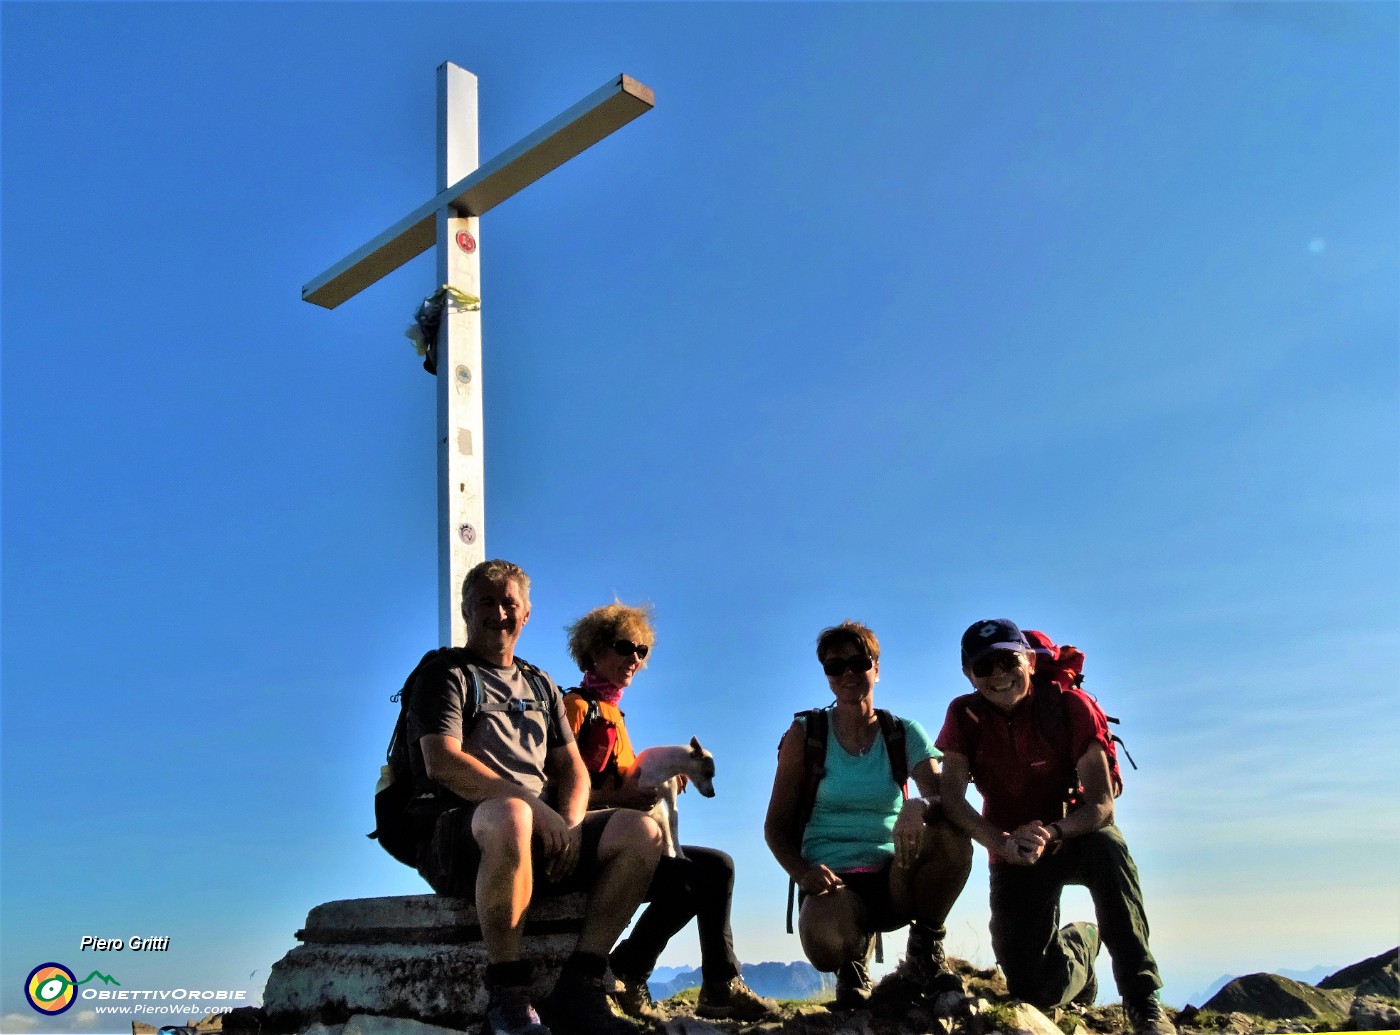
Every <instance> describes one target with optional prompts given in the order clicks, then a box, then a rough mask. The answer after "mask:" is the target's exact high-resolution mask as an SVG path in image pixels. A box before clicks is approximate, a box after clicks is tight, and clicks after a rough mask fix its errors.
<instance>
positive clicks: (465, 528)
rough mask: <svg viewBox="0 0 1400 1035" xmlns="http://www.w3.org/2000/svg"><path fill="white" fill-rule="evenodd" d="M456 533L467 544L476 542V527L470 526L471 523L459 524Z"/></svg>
mask: <svg viewBox="0 0 1400 1035" xmlns="http://www.w3.org/2000/svg"><path fill="white" fill-rule="evenodd" d="M457 535H459V536H460V537H461V539H462V542H464V543H466V544H467V545H468V546H471V544H472V543H474V542H476V529H474V528H472V526H471V525H462V526H460V527H459V528H458V529H457Z"/></svg>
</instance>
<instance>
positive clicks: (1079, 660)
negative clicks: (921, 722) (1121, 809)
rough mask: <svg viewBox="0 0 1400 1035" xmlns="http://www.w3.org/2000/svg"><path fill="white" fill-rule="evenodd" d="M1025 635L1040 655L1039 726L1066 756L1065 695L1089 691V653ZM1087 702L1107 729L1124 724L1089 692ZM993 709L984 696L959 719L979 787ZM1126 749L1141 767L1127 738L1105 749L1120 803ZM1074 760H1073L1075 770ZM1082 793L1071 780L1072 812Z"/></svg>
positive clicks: (1035, 681) (1036, 683)
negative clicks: (985, 724) (980, 756)
mask: <svg viewBox="0 0 1400 1035" xmlns="http://www.w3.org/2000/svg"><path fill="white" fill-rule="evenodd" d="M1025 636H1026V640H1027V641H1028V642H1029V644H1030V646H1031V649H1032V650H1034V651H1035V652H1036V662H1035V675H1034V676H1032V678H1031V686H1032V687H1033V688H1034V691H1035V692H1034V694H1032V696H1031V701H1032V706H1033V707H1034V708H1035V719H1036V725H1037V726H1038V727H1039V729H1040V732H1041V735H1042V736H1044V737H1045V739H1046V741H1047V742H1048V743H1049V744H1051V745H1052V746H1054V747H1056V748H1057V749H1058V748H1060V747H1061V746H1063V749H1064V752H1065V754H1066V755H1068V754H1069V751H1070V747H1069V720H1068V717H1067V716H1066V714H1065V694H1067V693H1069V692H1070V691H1072V690H1080V691H1084V652H1083V651H1081V650H1080V649H1079V648H1078V647H1072V646H1070V645H1069V644H1065V645H1064V646H1056V644H1055V641H1054V640H1052V639H1050V637H1049V636H1047V635H1045V633H1043V632H1040V631H1038V630H1035V629H1030V630H1027V631H1026V633H1025ZM1084 698H1085V700H1086V701H1087V702H1088V704H1089V708H1090V709H1091V710H1092V711H1093V712H1094V713H1095V714H1096V715H1097V716H1099V717H1100V718H1101V719H1102V720H1103V722H1104V724H1105V725H1104V728H1105V729H1107V728H1108V724H1109V723H1112V724H1113V725H1115V726H1116V725H1118V720H1117V719H1116V718H1115V717H1114V716H1112V715H1108V714H1106V713H1105V712H1104V710H1103V708H1101V707H1100V706H1099V702H1098V701H1097V700H1095V699H1094V698H1093V697H1092V696H1090V695H1089V693H1088V692H1087V691H1084ZM987 708H988V705H987V702H986V701H985V700H984V699H983V698H982V695H981V694H976V693H974V694H969V695H968V700H967V703H966V704H965V705H964V706H963V709H962V712H961V714H960V715H959V716H958V721H959V724H960V727H961V733H962V741H963V746H964V747H965V748H967V765H968V772H969V775H970V776H971V777H972V781H973V783H976V782H977V763H976V755H977V745H978V741H979V738H980V736H981V733H982V721H983V719H984V718H985V717H986V714H987V711H986V709H987ZM1120 746H1122V747H1123V755H1124V757H1125V758H1127V760H1128V764H1129V765H1131V766H1132V767H1133V768H1134V769H1136V768H1137V763H1136V762H1134V761H1133V756H1132V755H1130V754H1128V749H1127V746H1126V745H1124V744H1123V740H1122V738H1121V737H1119V736H1118V735H1117V734H1116V733H1110V734H1109V736H1108V742H1107V743H1106V744H1105V745H1104V748H1105V754H1107V755H1108V775H1109V782H1110V785H1111V786H1112V788H1113V796H1114V797H1115V798H1116V797H1118V796H1119V795H1120V794H1122V793H1123V772H1122V770H1121V769H1120V768H1119V766H1118V748H1119V747H1120ZM1074 761H1075V760H1070V765H1071V767H1072V766H1073V764H1074ZM1082 790H1083V788H1081V787H1080V786H1079V780H1078V777H1077V776H1074V777H1072V778H1071V779H1070V780H1069V781H1068V786H1067V787H1066V788H1065V804H1066V806H1067V807H1068V808H1073V807H1074V806H1075V805H1077V804H1078V803H1079V794H1080V792H1081V791H1082Z"/></svg>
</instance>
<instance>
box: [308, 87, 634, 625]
mask: <svg viewBox="0 0 1400 1035" xmlns="http://www.w3.org/2000/svg"><path fill="white" fill-rule="evenodd" d="M654 103H655V101H654V97H653V94H652V92H651V90H650V89H649V88H647V87H646V86H644V85H643V84H641V83H639V82H637V81H636V80H635V79H632V78H631V77H629V76H625V75H622V76H618V77H616V78H615V79H611V80H609V81H608V82H607V83H605V84H604V85H603V86H601V87H600V88H598V89H597V90H595V91H594V92H593V93H591V94H589V95H588V96H587V97H585V98H584V99H583V100H581V101H579V102H578V103H577V104H575V105H574V106H573V107H572V108H570V109H569V110H568V111H566V112H564V113H563V114H562V115H560V116H559V117H558V118H556V119H554V120H552V121H551V122H548V123H546V124H545V125H544V126H541V127H540V128H539V129H537V130H536V131H535V132H534V133H531V134H530V135H529V136H527V137H526V138H525V139H524V140H521V141H520V142H519V143H517V144H515V145H514V146H513V147H509V148H507V149H506V150H504V151H502V152H501V153H500V154H499V155H497V156H496V157H495V158H493V159H491V161H489V162H487V163H486V164H485V165H483V166H480V167H478V165H477V118H476V112H477V104H476V76H474V75H472V73H470V72H468V71H467V70H466V69H464V68H460V67H458V66H457V65H454V64H452V63H451V62H450V61H449V62H445V63H444V64H442V65H441V66H439V68H438V185H437V186H438V190H437V194H436V195H435V196H434V197H433V198H432V200H430V201H427V202H425V203H424V204H422V205H420V206H419V207H418V208H416V209H414V210H413V211H412V212H410V213H409V214H408V215H407V216H405V217H404V218H402V219H400V220H399V221H398V222H397V223H395V224H394V225H393V226H391V227H390V228H389V229H388V230H385V231H384V232H383V233H382V234H380V235H379V236H378V237H376V238H375V239H374V240H372V241H370V242H369V244H367V245H365V246H364V247H363V248H360V249H359V250H358V251H356V252H354V253H353V254H351V255H350V256H348V257H347V258H345V259H342V260H341V261H340V262H338V263H336V264H335V265H334V266H332V267H331V268H330V269H328V270H326V272H324V273H322V274H321V275H320V276H319V277H317V278H316V279H315V280H312V281H311V282H310V283H309V284H307V285H306V286H305V287H303V288H302V289H301V297H302V299H303V300H305V301H307V302H312V303H314V304H316V305H319V306H324V307H325V308H327V309H334V308H335V307H336V306H338V305H340V303H342V302H344V301H345V300H346V299H348V298H351V297H353V296H354V295H356V294H358V293H359V292H360V291H362V290H364V289H365V288H367V287H369V286H370V285H371V284H373V283H374V282H375V281H377V280H378V279H379V278H380V277H383V276H385V275H386V274H389V273H392V272H393V271H394V270H396V269H398V268H399V267H400V266H402V265H403V264H404V263H405V262H407V261H408V260H409V259H412V258H414V257H415V256H417V255H421V254H422V253H423V252H425V251H427V250H428V249H429V248H430V247H432V246H433V245H434V244H436V245H437V274H438V279H437V287H443V286H447V287H451V288H455V289H457V290H459V291H462V292H465V293H466V294H468V295H472V296H476V297H478V298H479V297H481V287H480V285H481V251H480V242H481V235H480V228H479V226H478V220H479V218H480V217H481V216H482V215H483V214H484V213H486V212H487V211H488V210H489V209H492V208H494V207H495V206H496V205H499V204H500V203H501V202H502V201H505V200H506V198H508V197H510V196H511V195H512V194H514V193H516V192H517V191H519V190H522V189H523V188H525V187H528V186H529V185H530V184H531V183H533V182H534V181H535V180H538V179H540V178H541V177H542V176H544V175H545V174H546V173H549V172H551V171H553V170H554V169H557V168H558V167H559V166H561V165H563V164H564V163H565V162H567V161H568V160H569V159H570V158H572V157H574V156H575V155H577V154H579V153H580V152H581V151H584V150H585V149H587V148H589V147H591V146H592V145H593V144H596V143H597V142H598V141H599V140H602V139H603V138H604V137H605V136H607V135H608V134H610V133H612V132H613V131H614V130H616V129H619V128H621V127H622V126H625V125H626V124H627V123H629V122H631V121H632V120H633V119H635V118H636V117H637V116H639V115H643V114H645V113H646V112H648V111H650V110H651V108H652V105H653V104H654ZM437 399H438V406H437V411H438V419H437V428H438V518H437V529H438V622H439V635H440V637H441V642H443V643H452V644H456V645H459V646H460V645H461V644H463V643H465V642H466V629H465V627H464V624H463V621H462V609H461V592H462V579H463V578H464V577H465V576H466V573H467V572H468V571H469V570H470V569H471V567H472V566H473V565H475V564H477V563H478V562H480V561H482V560H484V559H485V557H486V534H485V524H486V509H485V479H484V466H483V462H482V461H483V456H482V414H481V313H480V312H479V311H477V310H475V309H468V308H465V307H460V306H455V305H453V304H452V303H451V302H450V301H448V302H446V303H445V304H444V306H443V314H442V323H441V326H440V328H439V331H438V338H437Z"/></svg>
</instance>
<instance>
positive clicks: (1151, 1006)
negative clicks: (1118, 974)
mask: <svg viewBox="0 0 1400 1035" xmlns="http://www.w3.org/2000/svg"><path fill="white" fill-rule="evenodd" d="M1123 1013H1124V1014H1126V1015H1127V1017H1128V1023H1129V1024H1130V1025H1132V1027H1133V1035H1176V1025H1175V1024H1173V1023H1172V1022H1171V1021H1170V1020H1169V1019H1168V1017H1167V1012H1166V1011H1165V1010H1163V1009H1162V1002H1161V1000H1160V999H1158V998H1157V992H1156V990H1155V989H1154V990H1153V991H1151V992H1148V993H1147V994H1146V995H1135V996H1124V997H1123Z"/></svg>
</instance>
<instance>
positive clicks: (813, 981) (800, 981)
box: [647, 960, 836, 999]
mask: <svg viewBox="0 0 1400 1035" xmlns="http://www.w3.org/2000/svg"><path fill="white" fill-rule="evenodd" d="M667 972H669V973H667ZM739 973H740V976H742V977H743V979H744V984H746V985H748V986H749V987H750V988H752V989H753V990H754V991H755V992H757V993H758V994H759V995H763V996H768V997H769V998H772V999H812V998H815V997H816V996H819V995H822V994H823V993H830V992H834V991H835V990H836V980H835V978H834V977H833V975H831V974H824V973H822V972H821V971H819V970H817V969H816V968H815V967H813V966H812V965H811V964H810V963H808V962H807V961H806V960H802V961H800V962H797V963H743V964H740V966H739ZM700 979H701V978H700V968H699V967H694V968H691V969H689V970H685V969H682V968H678V967H657V968H656V972H654V973H653V974H652V976H651V979H650V980H649V981H647V988H648V989H649V990H650V991H651V994H652V998H654V999H667V998H669V997H670V996H673V995H675V994H676V993H677V992H684V991H685V990H686V989H687V988H697V987H699V985H700Z"/></svg>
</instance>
